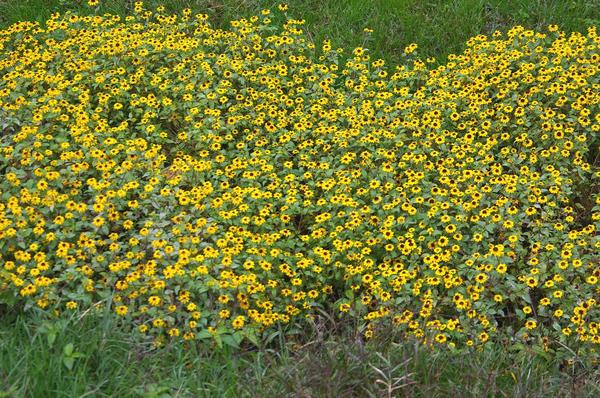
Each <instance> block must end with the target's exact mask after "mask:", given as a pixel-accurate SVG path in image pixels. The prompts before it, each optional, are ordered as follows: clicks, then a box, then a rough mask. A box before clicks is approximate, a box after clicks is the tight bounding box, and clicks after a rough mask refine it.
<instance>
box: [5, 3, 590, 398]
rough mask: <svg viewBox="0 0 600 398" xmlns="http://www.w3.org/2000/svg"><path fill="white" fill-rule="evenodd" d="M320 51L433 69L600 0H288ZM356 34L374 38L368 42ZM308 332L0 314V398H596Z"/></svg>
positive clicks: (546, 365)
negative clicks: (264, 338)
mask: <svg viewBox="0 0 600 398" xmlns="http://www.w3.org/2000/svg"><path fill="white" fill-rule="evenodd" d="M132 3H133V2H132V1H129V0H111V1H107V0H104V2H103V5H102V7H101V8H100V10H99V11H98V12H100V13H104V12H111V13H119V14H126V13H128V12H129V10H130V9H131V8H132ZM278 3H279V2H278V1H268V0H181V1H179V0H178V1H175V0H171V1H158V0H153V1H147V2H146V4H147V5H149V6H150V7H154V6H156V5H158V4H165V5H166V6H167V9H168V10H171V11H177V10H180V9H182V8H184V7H186V6H189V7H191V8H192V9H193V11H194V12H206V13H208V14H209V15H211V20H212V21H213V23H215V24H217V25H220V26H226V24H227V21H229V20H231V19H236V18H239V17H243V16H249V15H253V14H255V13H257V12H258V11H259V10H260V9H262V8H265V7H267V8H273V7H274V6H275V5H276V4H278ZM288 3H289V6H290V9H289V11H288V15H289V16H290V17H293V18H304V19H305V20H306V29H307V31H308V33H309V35H310V37H312V38H313V40H314V41H315V42H316V43H320V42H321V41H322V40H323V39H325V38H329V39H331V40H332V42H333V44H334V46H336V47H343V48H345V49H351V48H353V47H356V46H365V47H368V48H370V49H371V50H372V52H373V53H374V55H375V57H381V58H383V59H385V60H386V61H388V63H389V64H391V65H395V64H397V63H398V59H399V54H400V53H401V52H402V50H403V48H404V47H405V46H406V45H407V44H409V43H412V42H416V43H418V44H419V47H420V54H421V56H423V57H428V56H434V57H436V58H438V59H439V60H440V61H443V60H444V59H445V58H446V57H447V55H448V54H450V53H457V52H460V51H461V49H462V48H463V45H464V42H465V40H466V39H468V38H469V37H471V36H473V35H477V34H479V33H484V34H488V33H491V32H493V31H495V30H497V29H499V30H506V29H507V28H508V27H510V26H513V25H516V24H520V25H523V26H526V27H529V28H535V29H541V28H542V27H544V26H546V25H548V24H551V23H556V24H559V25H560V26H561V28H563V29H565V30H567V31H571V30H580V31H581V30H584V29H585V28H586V27H587V26H590V25H599V24H600V1H598V0H563V1H543V0H515V1H509V0H504V1H502V0H488V1H482V0H460V1H459V0H448V1H441V0H437V1H434V0H430V1H421V0H373V1H365V0H331V1H326V0H305V1H288ZM84 4H85V0H81V1H77V0H68V1H67V0H19V1H16V0H0V27H6V26H8V25H10V24H11V23H14V22H16V21H20V20H37V21H39V22H43V21H44V20H45V19H47V18H48V17H49V16H50V14H51V13H52V12H54V11H57V10H61V11H64V10H67V9H71V10H75V11H77V12H78V13H80V14H85V13H88V12H89V8H88V7H87V6H85V5H84ZM365 27H368V28H372V29H374V32H373V34H372V35H371V36H370V37H367V36H366V35H365V34H364V33H363V29H364V28H365ZM316 330H320V329H319V328H316V329H314V330H309V331H307V333H306V335H305V336H304V337H303V338H302V339H301V341H299V342H296V343H294V342H292V341H287V342H286V341H280V340H279V339H275V340H274V341H273V342H271V343H270V344H267V345H265V346H264V347H262V348H260V349H256V348H251V347H247V349H245V350H241V351H239V350H233V349H230V348H228V347H224V348H216V347H208V346H202V345H197V344H193V345H186V346H184V345H173V346H167V347H165V348H162V349H160V350H154V349H153V348H152V347H151V345H150V344H149V343H144V342H140V341H136V340H135V339H134V338H133V337H132V335H131V334H130V333H128V332H127V330H126V329H125V328H123V327H122V326H121V325H119V324H118V320H116V319H115V318H114V317H112V316H103V314H89V313H88V314H85V315H84V314H78V315H76V316H74V317H73V318H71V319H68V320H64V321H62V322H59V323H52V324H48V323H45V322H44V320H43V319H42V318H41V316H37V315H33V316H32V315H31V314H28V315H27V316H25V315H23V314H14V313H13V314H4V313H1V312H0V397H86V396H87V397H157V398H158V397H162V398H166V397H230V396H231V397H286V396H288V397H337V396H349V397H350V396H357V397H363V396H364V397H369V396H372V397H391V396H407V397H446V396H457V397H462V396H478V397H486V396H489V397H546V396H559V397H560V396H574V397H575V396H576V397H594V396H599V395H600V371H599V370H598V369H595V370H594V369H590V368H585V367H583V366H579V365H578V364H577V363H575V364H573V365H570V366H565V364H564V363H562V362H561V361H560V360H558V359H555V358H551V357H550V358H544V356H542V355H537V354H534V353H522V354H518V355H517V354H513V353H506V352H505V351H503V350H502V348H501V347H497V348H495V349H491V350H489V351H485V352H481V353H474V354H473V355H472V356H470V357H468V358H467V357H456V356H453V355H451V354H449V353H445V352H436V353H433V352H428V351H426V350H424V349H422V348H420V349H416V348H415V346H413V345H412V344H411V343H408V342H404V343H398V342H397V341H398V340H397V339H396V340H395V341H393V340H392V339H390V340H388V341H374V342H369V343H368V344H367V345H366V346H364V345H363V344H364V343H363V342H361V341H357V340H356V339H353V338H352V336H350V335H333V336H325V337H324V336H321V335H320V334H319V333H317V332H316Z"/></svg>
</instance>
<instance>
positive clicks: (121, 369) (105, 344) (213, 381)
mask: <svg viewBox="0 0 600 398" xmlns="http://www.w3.org/2000/svg"><path fill="white" fill-rule="evenodd" d="M117 322H118V320H116V319H115V318H114V317H113V316H110V315H108V314H91V313H87V314H81V313H80V314H76V315H73V316H72V317H71V318H70V319H64V320H63V321H61V322H58V323H56V322H53V323H52V324H51V325H53V326H50V324H49V323H46V322H44V319H43V318H42V317H41V316H37V315H33V316H32V315H31V314H28V315H27V316H23V315H22V314H18V315H15V314H12V315H6V314H5V315H3V321H2V322H1V323H0V397H11V398H12V397H147V398H151V397H152V398H159V397H160V398H167V397H190V398H191V397H257V398H258V397H339V396H344V397H391V396H396V397H448V396H457V397H464V396H477V397H548V396H558V397H567V396H572V397H595V396H598V394H599V393H600V370H598V369H593V368H585V367H583V366H579V365H578V364H577V363H575V364H573V365H571V366H565V364H564V363H562V362H561V361H559V360H557V359H553V358H550V357H548V358H544V356H541V355H536V354H534V353H527V352H523V353H521V354H513V353H507V352H505V351H504V350H503V349H502V348H501V347H497V348H493V349H490V350H488V351H484V352H474V353H473V354H472V355H469V356H455V355H452V354H451V353H448V352H429V351H427V350H425V349H423V348H417V347H416V346H415V345H413V344H412V343H409V342H400V343H399V342H398V339H389V340H378V341H370V342H368V343H363V342H361V341H359V340H356V339H355V338H353V337H352V335H351V334H346V335H339V334H338V335H329V336H328V335H322V334H321V333H320V332H317V331H319V330H323V326H327V325H326V324H321V325H317V326H316V327H313V328H310V327H309V328H307V330H306V333H305V335H304V336H303V337H302V338H301V339H300V340H298V341H292V339H290V340H289V341H287V342H286V341H280V340H279V339H277V338H276V339H274V340H273V342H272V343H270V344H268V345H265V346H263V347H262V348H260V349H259V348H254V347H246V348H245V349H242V350H234V349H231V348H228V347H226V346H225V347H223V348H216V347H209V346H206V345H201V344H198V343H194V344H190V345H181V344H176V345H169V346H166V347H163V348H161V349H158V350H156V349H153V348H152V347H151V345H150V344H149V343H144V342H140V341H136V340H135V339H134V338H132V337H131V336H132V335H131V334H129V333H127V331H126V330H124V329H123V328H122V327H121V326H120V325H118V324H117ZM329 326H331V325H329ZM69 347H72V351H71V350H70V349H69ZM69 352H70V354H69ZM69 358H72V360H70V359H69ZM69 362H71V363H69Z"/></svg>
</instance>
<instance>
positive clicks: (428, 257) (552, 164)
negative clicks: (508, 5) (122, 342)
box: [0, 3, 600, 358]
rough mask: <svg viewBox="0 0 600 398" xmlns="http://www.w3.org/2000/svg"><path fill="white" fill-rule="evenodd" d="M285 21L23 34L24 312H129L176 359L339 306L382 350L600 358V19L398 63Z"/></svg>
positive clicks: (4, 190) (18, 206)
mask: <svg viewBox="0 0 600 398" xmlns="http://www.w3.org/2000/svg"><path fill="white" fill-rule="evenodd" d="M285 9H286V7H285V6H284V5H282V6H280V7H279V10H274V11H270V10H264V11H262V13H261V14H260V15H257V16H254V17H252V18H248V19H240V20H237V21H231V23H230V28H229V29H227V30H223V29H216V28H213V27H211V23H210V21H209V20H208V18H207V16H206V15H202V14H199V15H192V14H191V12H190V11H189V10H184V11H183V13H182V15H179V16H177V15H164V14H163V13H162V12H163V10H162V9H161V7H159V8H158V9H157V10H154V11H150V10H146V9H144V8H143V5H142V4H141V3H136V6H135V15H131V16H127V17H125V18H123V17H119V16H115V15H108V14H106V15H93V16H78V15H74V14H71V13H66V14H64V15H59V14H56V15H53V17H52V18H51V19H50V20H49V21H47V22H46V24H45V25H39V24H37V23H31V22H20V23H16V24H14V25H12V26H10V27H8V28H7V29H5V30H3V31H0V50H1V52H0V129H1V130H0V133H1V135H0V171H1V172H2V179H1V180H0V303H4V304H8V305H13V306H22V307H23V308H24V309H25V310H30V311H33V310H35V309H37V310H38V311H39V310H42V311H45V312H46V313H47V314H48V316H50V317H59V316H61V314H63V313H65V312H69V311H78V310H94V309H100V308H105V309H106V308H110V310H111V311H113V312H115V313H116V314H117V315H116V316H119V317H122V318H123V322H122V324H123V327H127V325H130V326H132V327H133V328H135V333H140V334H142V335H147V336H148V338H151V339H154V341H155V343H156V344H157V345H161V344H164V343H165V342H166V341H167V340H169V339H185V340H193V339H204V340H206V341H207V342H208V341H211V340H215V341H216V342H217V343H218V344H221V343H222V342H225V343H228V344H232V345H237V344H239V343H240V342H241V341H242V340H249V341H254V342H256V341H257V340H258V339H260V338H261V336H263V334H264V333H265V332H267V331H269V330H273V328H280V329H281V330H284V331H285V330H286V329H285V328H286V327H287V326H288V325H292V324H295V323H297V322H300V321H301V320H302V319H305V318H311V317H313V316H315V314H316V313H317V311H319V310H331V311H335V313H336V314H337V316H339V317H341V318H343V319H352V320H355V321H356V322H358V323H360V325H361V326H362V328H363V332H364V336H365V337H366V338H370V337H372V336H373V335H374V334H376V333H377V332H378V330H381V328H384V327H385V328H388V327H393V328H395V329H397V331H398V333H399V334H401V335H403V336H405V337H406V338H415V339H417V340H419V341H421V342H422V343H424V344H427V345H431V346H434V347H439V348H442V347H445V348H450V349H455V350H459V349H461V348H464V347H470V346H475V347H482V346H484V345H486V344H494V343H502V344H508V345H512V346H518V345H522V344H532V345H534V346H536V347H539V348H540V349H544V350H552V349H556V348H560V347H562V348H564V349H568V350H569V351H571V352H574V353H578V354H579V355H580V356H582V357H583V356H585V357H586V358H597V356H598V348H599V347H600V346H599V344H600V325H599V322H600V317H599V315H600V307H599V305H600V303H599V302H598V297H600V295H599V293H600V285H599V284H598V278H600V259H599V252H600V250H599V248H600V239H599V236H598V229H599V228H600V195H599V194H598V185H599V177H600V172H599V171H598V145H599V143H600V139H599V136H598V131H599V130H600V115H599V113H598V110H599V108H600V105H599V104H600V74H599V67H600V54H599V49H600V37H599V36H598V34H597V31H596V29H595V28H593V27H592V28H589V29H588V30H587V32H586V33H585V34H583V33H577V32H575V33H571V34H568V35H567V34H565V33H564V32H561V31H560V30H559V28H558V27H556V26H549V27H548V29H547V31H545V32H535V31H530V30H526V29H524V28H523V27H521V26H515V27H513V28H511V29H510V30H508V31H507V32H495V33H494V34H492V35H490V36H489V37H487V36H483V35H480V36H476V37H473V38H472V39H470V40H469V41H468V42H467V49H466V50H465V51H464V52H463V53H462V54H459V55H450V56H449V57H448V62H447V63H446V64H443V65H438V64H437V63H436V62H435V60H433V59H427V60H420V59H419V58H418V57H417V56H416V55H415V54H416V52H415V50H416V49H417V45H416V44H414V45H410V46H408V47H407V48H406V49H405V50H404V58H402V59H399V60H398V64H399V65H398V66H391V67H390V66H387V65H385V63H384V62H383V61H382V60H372V59H370V57H369V55H368V54H369V52H368V49H364V48H355V49H354V50H352V53H351V54H350V57H349V59H348V60H347V61H346V62H345V63H344V62H341V61H339V59H340V57H341V55H342V53H343V52H344V51H343V50H341V49H332V48H331V44H330V43H329V42H328V41H325V42H324V43H320V44H318V45H315V44H314V43H312V42H311V41H310V40H309V37H308V36H307V35H306V34H305V33H304V31H303V29H302V25H303V21H302V20H298V19H291V18H289V19H287V22H286V23H285V24H284V25H282V26H274V25H273V24H271V20H270V17H271V14H272V13H273V12H285Z"/></svg>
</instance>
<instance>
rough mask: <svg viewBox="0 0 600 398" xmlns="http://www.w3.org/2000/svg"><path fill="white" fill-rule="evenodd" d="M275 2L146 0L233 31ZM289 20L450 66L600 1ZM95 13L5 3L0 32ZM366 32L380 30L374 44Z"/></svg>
mask: <svg viewBox="0 0 600 398" xmlns="http://www.w3.org/2000/svg"><path fill="white" fill-rule="evenodd" d="M281 2H282V1H273V0H177V1H175V0H147V1H145V4H146V5H147V6H148V7H150V8H154V7H155V6H157V5H160V4H163V5H165V7H166V8H167V10H169V11H172V12H177V11H180V10H181V9H183V8H185V7H190V8H191V9H192V10H193V12H194V13H196V12H202V13H207V14H209V15H210V16H211V21H212V22H213V23H215V24H216V25H219V26H226V25H227V24H228V21H230V20H233V19H237V18H240V17H248V16H250V15H254V14H256V13H258V12H260V10H261V9H263V8H271V9H274V8H275V7H276V5H277V4H279V3H281ZM133 3H134V1H133V0H110V1H107V0H104V1H102V2H101V7H100V8H99V10H98V12H99V13H104V12H110V13H116V14H121V15H125V14H127V13H130V12H131V10H132V9H133ZM288 3H289V10H288V12H287V14H288V16H290V17H292V18H304V19H305V20H306V26H305V27H306V29H307V31H308V33H309V35H310V37H312V38H313V40H314V41H315V43H317V44H318V43H321V42H322V40H324V39H326V38H328V39H331V40H332V44H333V46H334V47H342V48H344V49H351V48H354V47H358V46H365V47H368V48H369V49H371V51H372V52H373V54H374V56H375V57H377V58H383V59H385V60H386V61H387V63H388V64H391V65H396V64H397V63H398V59H399V55H400V54H401V53H402V51H403V49H404V47H406V45H408V44H410V43H413V42H414V43H417V44H418V45H419V48H420V50H419V54H420V55H421V56H422V57H436V58H437V59H438V60H439V61H440V62H443V61H444V60H445V59H446V57H447V55H448V54H450V53H459V52H460V51H461V50H462V49H463V46H464V42H465V41H466V40H467V39H468V38H469V37H472V36H475V35H477V34H481V33H483V34H489V33H492V32H494V31H495V30H506V29H508V28H509V27H511V26H514V25H523V26H525V27H528V28H533V29H542V28H544V27H545V26H547V25H549V24H558V25H559V26H560V27H561V28H562V29H564V30H566V31H574V30H577V31H582V30H585V29H586V27H587V26H591V25H599V24H600V0H427V1H424V0H371V1H365V0H293V1H288ZM68 9H70V10H74V11H76V12H78V13H80V14H87V13H90V12H91V8H90V7H88V6H87V4H86V0H19V1H12V0H0V28H1V27H5V26H7V25H9V24H11V23H14V22H16V21H20V20H36V21H39V22H43V21H44V20H45V19H47V18H48V17H49V16H50V15H51V14H52V13H53V12H55V11H64V10H68ZM364 28H371V29H373V30H374V31H373V33H372V34H371V35H370V36H369V37H367V35H366V34H365V33H364V32H363V29H364Z"/></svg>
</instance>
